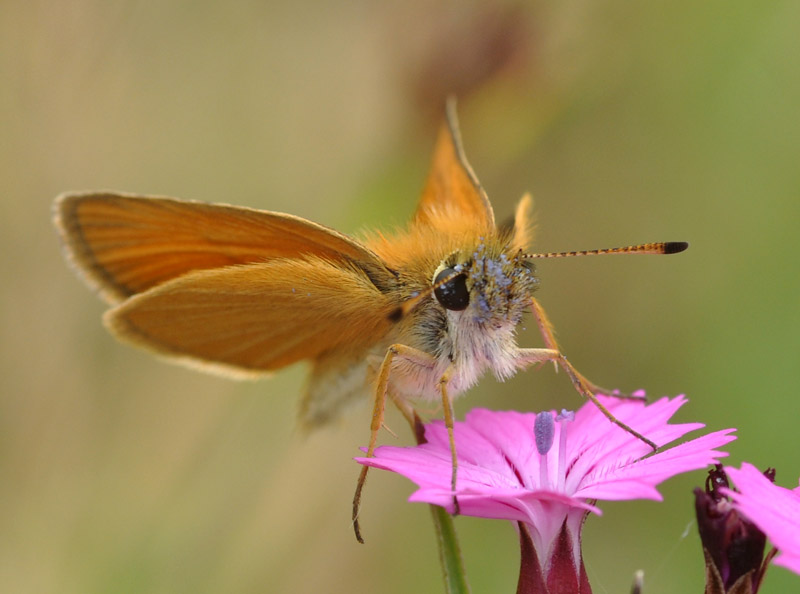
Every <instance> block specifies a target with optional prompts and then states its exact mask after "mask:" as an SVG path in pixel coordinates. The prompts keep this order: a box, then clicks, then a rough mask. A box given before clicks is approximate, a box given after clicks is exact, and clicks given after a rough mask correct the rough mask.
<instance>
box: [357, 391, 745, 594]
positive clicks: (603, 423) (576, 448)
mask: <svg viewBox="0 0 800 594" xmlns="http://www.w3.org/2000/svg"><path fill="white" fill-rule="evenodd" d="M600 401H601V402H602V403H603V404H604V405H605V406H606V407H607V408H608V409H609V410H610V411H611V412H612V413H613V414H614V416H616V417H617V418H618V419H619V420H620V421H622V422H624V423H626V424H628V425H629V426H631V427H632V428H633V429H635V430H636V431H639V432H640V433H642V434H644V435H645V436H647V437H648V438H649V439H651V440H653V441H654V442H655V443H656V444H657V445H658V446H659V447H661V446H664V445H665V444H668V443H670V442H672V441H674V440H676V439H678V438H680V437H682V436H683V435H685V434H686V433H688V432H689V431H693V430H695V429H699V428H701V427H703V425H702V424H700V423H686V424H679V425H669V424H668V421H669V419H670V418H671V417H672V415H673V414H674V413H675V412H676V411H677V410H678V409H679V408H680V407H681V406H682V405H683V404H684V403H685V402H686V399H685V398H684V397H683V396H678V397H676V398H672V399H669V398H662V399H660V400H658V401H657V402H653V403H652V404H649V405H648V404H645V403H644V402H642V401H639V400H622V399H618V398H612V397H603V396H601V397H600ZM548 419H549V420H548ZM534 424H537V425H538V428H537V432H536V433H537V435H534ZM542 427H544V429H542ZM732 431H733V430H732V429H727V430H724V431H718V432H715V433H711V434H708V435H705V436H701V437H698V438H696V439H693V440H691V441H688V442H686V443H683V444H681V445H678V446H676V447H674V448H671V449H669V450H665V451H660V452H658V453H656V454H653V455H650V456H648V454H650V453H651V452H652V450H651V449H650V448H649V447H648V446H647V444H645V443H643V442H642V441H640V440H639V439H637V438H635V437H633V436H632V435H631V434H629V433H628V432H626V431H624V430H623V429H621V428H619V427H617V426H616V425H613V424H611V423H610V422H609V421H608V420H607V419H606V418H605V417H604V416H603V415H602V414H601V413H600V411H599V410H598V409H597V408H596V407H595V406H594V405H593V404H591V403H588V402H587V403H586V404H585V405H584V406H583V407H581V408H580V409H579V410H578V411H577V412H576V413H575V414H574V416H573V415H572V414H571V413H563V414H562V415H558V416H556V414H555V413H554V412H550V413H542V414H540V415H538V420H537V415H535V414H533V413H519V412H513V411H509V412H492V411H489V410H484V409H476V410H473V411H471V412H469V413H467V415H466V418H465V420H464V422H457V423H456V424H455V439H456V451H457V453H458V482H457V485H456V487H457V488H456V492H455V494H456V497H457V499H458V505H459V509H460V513H461V514H463V515H469V516H479V517H483V518H497V519H506V520H512V521H516V522H519V523H520V529H521V530H520V532H521V534H520V536H521V539H522V545H523V559H522V563H523V567H522V574H526V575H527V576H528V577H526V578H525V579H530V580H533V581H534V582H536V583H534V584H533V585H531V586H528V587H525V586H524V585H523V584H522V583H520V589H519V590H518V592H551V593H552V592H584V593H585V592H589V591H590V590H589V586H588V581H587V580H586V574H585V571H584V570H583V561H582V558H581V552H580V534H581V526H582V524H583V521H584V519H585V517H586V515H587V514H588V512H594V513H596V514H600V513H601V511H600V509H599V508H598V507H597V506H596V505H595V503H596V501H595V500H598V499H605V500H624V499H642V498H644V499H654V500H661V495H660V494H659V492H658V491H657V490H656V485H658V484H659V483H661V482H662V481H664V480H666V479H668V478H670V477H672V476H674V475H676V474H679V473H681V472H686V471H689V470H696V469H700V468H704V467H706V466H708V465H709V464H713V463H714V462H716V461H717V460H718V459H719V458H721V457H723V456H725V455H727V454H725V453H724V452H720V451H717V450H715V449H714V448H717V447H719V446H722V445H724V444H726V443H729V442H730V441H732V440H733V439H735V437H734V436H732V435H730V433H732ZM425 438H426V440H427V443H423V444H421V445H419V446H416V447H391V446H383V447H379V448H378V449H377V450H376V451H375V457H374V458H356V460H357V461H358V462H359V463H361V464H365V465H368V466H373V467H376V468H383V469H385V470H391V471H393V472H397V473H399V474H402V475H404V476H406V477H407V478H409V479H410V480H412V481H414V482H415V483H417V485H418V486H419V489H418V490H417V491H416V492H414V493H413V494H412V495H411V497H410V498H409V501H422V502H427V503H432V504H435V505H439V506H442V507H444V508H446V509H447V510H448V511H449V512H450V513H453V512H454V505H453V492H452V491H451V490H450V481H451V454H450V449H449V446H448V440H447V431H446V428H445V426H444V423H443V422H441V421H434V422H432V423H430V424H428V425H426V427H425ZM537 441H538V442H539V443H537ZM526 533H527V534H529V537H528V536H527V535H526ZM526 538H529V539H530V540H531V541H532V545H533V546H532V547H530V549H531V551H532V552H533V553H535V559H533V560H531V559H527V560H526V558H525V553H524V552H525V550H526ZM526 564H527V569H526ZM521 580H522V575H521Z"/></svg>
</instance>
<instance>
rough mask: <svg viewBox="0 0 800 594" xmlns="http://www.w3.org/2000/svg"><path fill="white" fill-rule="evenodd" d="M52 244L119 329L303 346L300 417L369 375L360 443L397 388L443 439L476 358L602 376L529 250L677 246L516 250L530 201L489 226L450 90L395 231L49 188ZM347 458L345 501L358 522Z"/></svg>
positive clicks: (235, 345) (165, 344)
mask: <svg viewBox="0 0 800 594" xmlns="http://www.w3.org/2000/svg"><path fill="white" fill-rule="evenodd" d="M56 225H57V227H58V229H59V231H60V233H61V236H62V239H63V242H64V246H65V250H66V252H67V254H68V256H69V258H70V260H71V261H72V262H73V263H74V265H75V266H76V267H77V269H78V270H79V271H80V272H82V273H83V275H84V278H85V279H86V281H87V282H88V283H89V284H90V285H92V286H93V287H94V288H96V289H97V290H98V291H99V292H100V294H101V296H102V297H103V298H104V299H105V300H106V301H108V302H109V303H110V304H111V305H112V306H113V307H112V308H111V309H110V310H108V311H107V312H106V314H105V316H104V321H105V323H106V326H107V327H108V328H109V330H110V331H111V332H112V333H113V334H114V335H115V336H117V337H118V338H119V339H120V340H123V341H125V342H130V343H133V344H135V345H138V346H142V347H144V348H147V349H150V350H152V351H154V352H156V353H157V354H160V355H163V356H165V357H168V358H170V359H173V360H175V361H178V362H181V363H188V364H190V365H193V366H196V367H199V368H201V369H204V370H207V371H212V372H221V373H224V374H230V375H234V376H247V375H253V374H259V373H263V372H269V371H273V370H276V369H280V368H282V367H284V366H286V365H290V364H292V363H295V362H297V361H302V360H309V361H310V362H311V365H312V368H311V374H310V379H309V382H308V386H307V389H306V393H305V396H304V399H303V403H302V407H301V415H300V416H301V420H302V421H303V422H304V423H305V424H306V425H310V426H314V425H320V424H322V423H324V422H326V421H328V420H329V419H330V418H331V417H333V416H335V415H336V414H337V413H338V412H339V411H340V409H341V408H342V407H343V406H344V405H345V404H347V403H349V402H350V401H353V400H356V399H359V398H362V397H363V396H364V395H365V393H367V391H368V390H372V392H373V397H374V406H375V408H374V414H373V418H372V423H371V436H370V441H369V448H368V454H367V455H372V453H373V451H374V449H375V446H376V441H377V433H378V430H379V429H380V427H381V425H382V421H383V414H384V406H385V399H386V396H387V394H388V395H389V397H390V398H391V399H392V400H393V401H394V402H395V403H396V404H397V405H398V407H399V408H400V410H401V411H402V412H403V414H404V415H405V416H406V418H407V419H408V420H409V421H410V422H412V423H413V421H414V412H413V409H412V408H411V405H410V403H409V400H411V399H414V400H416V399H440V400H441V402H442V406H443V410H444V416H445V422H446V424H447V427H448V430H449V432H450V438H451V449H452V452H453V478H452V481H453V488H454V489H455V482H456V465H455V460H456V457H455V443H454V441H453V439H452V427H453V412H452V398H454V397H455V396H458V395H459V394H461V393H462V392H464V391H465V390H467V389H468V388H469V387H471V386H472V385H473V384H475V382H476V381H477V380H478V378H479V377H480V376H481V375H482V374H483V373H484V372H485V371H487V370H491V371H492V372H493V373H494V375H495V376H497V377H498V378H499V379H505V378H507V377H509V376H511V375H513V374H514V373H516V372H517V371H519V370H520V369H523V368H525V367H528V366H529V365H531V364H533V363H539V362H543V361H552V362H553V363H555V364H558V365H560V366H561V367H562V368H563V369H564V370H565V371H566V372H567V374H568V375H569V377H570V379H571V380H572V382H573V384H574V385H575V387H576V389H577V390H578V391H579V392H580V393H582V394H583V395H585V396H586V397H587V398H589V399H591V400H592V401H593V402H595V404H597V405H598V406H599V407H600V409H601V410H603V411H604V412H605V414H606V416H607V417H608V418H609V419H610V420H611V421H612V422H615V423H616V424H618V425H620V426H622V427H623V428H625V429H626V430H627V431H629V432H631V433H632V434H634V435H636V436H637V437H638V438H640V439H642V440H643V441H645V442H647V443H648V444H650V445H651V446H652V447H653V448H655V445H654V444H653V443H652V442H651V441H650V440H648V439H647V438H646V437H644V436H642V435H640V434H639V433H637V432H636V431H634V430H633V429H631V428H630V427H627V426H625V425H624V424H622V423H621V422H619V421H617V420H616V419H615V418H614V417H613V416H612V415H611V414H610V413H608V411H606V410H605V409H604V408H603V407H602V405H600V403H599V402H598V401H597V399H596V397H595V393H596V392H598V391H599V390H600V389H599V388H598V387H597V386H595V385H594V384H592V383H591V382H589V381H588V380H586V379H585V378H584V377H583V376H581V375H580V374H579V373H578V372H577V371H576V370H575V368H574V367H573V366H572V365H571V364H570V363H569V362H568V361H567V360H566V358H564V356H563V355H562V354H561V351H560V350H559V348H558V345H557V344H556V341H555V338H554V335H553V330H552V327H551V325H550V322H549V321H548V320H547V317H546V316H545V313H544V310H543V309H542V308H541V306H540V305H539V303H538V302H537V301H536V299H534V298H533V292H534V291H535V290H536V288H537V286H538V281H537V278H536V276H535V268H534V265H533V260H534V259H535V258H543V257H564V256H573V255H591V254H600V253H658V254H665V253H675V252H679V251H683V250H684V249H685V248H686V247H687V244H685V243H678V242H671V243H656V244H644V245H638V246H630V247H625V248H614V249H607V250H592V251H586V252H564V253H547V254H529V253H526V250H527V249H528V247H529V244H530V241H531V235H532V233H531V199H530V197H529V196H525V197H523V198H522V200H521V201H520V203H519V205H518V206H517V209H516V213H515V217H514V221H513V224H510V225H508V226H498V225H497V224H496V223H495V218H494V212H493V211H492V206H491V204H490V203H489V200H488V198H487V197H486V193H485V192H484V191H483V189H482V188H481V186H480V184H479V182H478V180H477V178H476V177H475V174H474V173H473V172H472V169H471V168H470V166H469V164H468V163H467V160H466V158H465V156H464V153H463V149H462V147H461V142H460V138H459V132H458V126H457V121H456V115H455V105H454V102H452V101H451V102H449V103H448V106H447V118H446V122H445V125H444V126H443V127H442V130H441V132H440V134H439V138H438V141H437V144H436V148H435V152H434V157H433V165H432V168H431V171H430V174H429V176H428V180H427V182H426V184H425V188H424V190H423V193H422V198H421V200H420V202H419V205H418V206H417V210H416V212H415V214H414V216H413V218H412V220H411V223H410V224H409V226H408V228H407V229H406V230H405V231H404V232H402V233H398V234H396V235H393V236H384V235H382V234H380V233H370V234H368V235H367V236H366V237H365V238H363V239H362V240H356V239H353V238H351V237H348V236H347V235H344V234H342V233H339V232H337V231H334V230H333V229H329V228H327V227H323V226H322V225H318V224H316V223H312V222H311V221H307V220H305V219H302V218H299V217H296V216H292V215H288V214H283V213H275V212H267V211H261V210H254V209H250V208H244V207H240V206H229V205H223V204H207V203H202V202H192V201H186V200H176V199H173V198H163V197H149V196H136V195H130V194H121V193H117V192H86V193H67V194H63V195H61V196H59V197H58V198H57V200H56ZM529 309H530V310H531V311H532V312H533V315H534V317H535V319H536V323H537V324H538V327H539V329H540V331H541V334H542V336H543V339H544V345H545V346H544V347H543V348H520V347H519V346H517V343H516V340H515V332H516V327H517V324H518V323H519V322H520V320H521V318H522V316H523V314H524V313H525V312H526V311H527V310H529ZM366 472H367V467H363V469H362V474H361V476H360V477H359V483H358V487H357V490H356V496H355V499H354V505H353V507H354V509H353V520H354V523H355V528H356V535H357V537H358V539H359V540H361V537H360V533H359V530H358V522H357V513H358V505H359V500H360V495H361V488H362V487H363V484H364V481H365V479H366Z"/></svg>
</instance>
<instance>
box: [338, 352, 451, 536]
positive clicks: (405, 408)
mask: <svg viewBox="0 0 800 594" xmlns="http://www.w3.org/2000/svg"><path fill="white" fill-rule="evenodd" d="M397 360H404V361H405V362H407V363H410V364H412V365H417V366H420V367H423V368H425V369H427V370H430V369H432V368H433V367H434V365H435V363H436V359H435V358H434V357H433V356H432V355H429V354H428V353H426V352H424V351H420V350H419V349H415V348H413V347H409V346H406V345H403V344H393V345H391V346H390V347H389V348H388V349H387V350H386V355H385V356H384V358H383V362H382V363H381V366H380V368H379V370H378V377H377V380H376V383H375V402H374V405H373V408H372V419H371V420H370V436H369V445H368V446H367V458H371V457H372V456H374V455H375V448H376V446H377V444H378V431H380V429H381V427H382V426H383V418H384V413H385V411H386V394H387V393H388V392H389V375H390V373H391V370H392V364H393V363H395V362H396V361H397ZM390 398H391V399H392V401H393V402H394V403H395V404H396V405H397V407H398V408H399V409H400V412H401V413H402V414H403V416H404V417H405V418H406V420H407V421H408V422H409V424H410V425H411V427H412V429H413V430H414V433H415V435H417V436H418V437H419V433H420V431H419V423H418V419H417V417H416V414H415V413H414V410H413V409H412V408H411V406H409V404H408V403H407V402H406V401H404V400H403V399H402V398H401V397H400V396H397V395H395V394H394V393H391V394H390ZM449 410H450V418H451V421H450V426H449V427H450V433H451V443H452V407H451V408H450V409H449ZM445 414H447V413H445ZM454 455H455V453H454ZM368 472H369V466H362V467H361V473H360V474H359V475H358V483H357V484H356V492H355V495H354V496H353V530H354V531H355V534H356V539H357V540H358V542H360V543H363V542H364V539H363V538H362V537H361V528H360V526H359V522H358V513H359V508H360V507H361V492H362V491H363V490H364V483H365V482H366V480H367V474H368Z"/></svg>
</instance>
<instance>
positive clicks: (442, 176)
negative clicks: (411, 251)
mask: <svg viewBox="0 0 800 594" xmlns="http://www.w3.org/2000/svg"><path fill="white" fill-rule="evenodd" d="M446 116H447V117H446V121H445V123H444V124H443V125H442V128H441V130H440V131H439V137H438V139H437V141H436V148H435V149H434V153H433V163H432V165H431V170H430V173H429V174H428V179H427V181H426V183H425V188H424V189H423V191H422V197H421V198H420V201H419V204H418V205H417V210H416V212H415V214H414V219H413V220H414V223H415V224H417V225H427V226H430V227H434V228H438V227H440V226H445V227H452V225H453V223H454V222H455V221H460V222H461V223H462V224H463V225H469V227H470V229H471V230H474V231H475V232H476V233H484V234H485V233H494V231H495V221H494V211H493V210H492V205H491V203H490V202H489V198H488V197H487V196H486V192H484V190H483V188H482V187H481V184H480V182H479V181H478V178H477V177H476V176H475V173H474V172H473V171H472V167H470V165H469V163H468V162H467V158H466V156H465V155H464V149H463V148H462V146H461V138H460V135H459V132H458V120H457V118H456V110H455V103H454V101H449V102H448V103H447V111H446Z"/></svg>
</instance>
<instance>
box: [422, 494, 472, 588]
mask: <svg viewBox="0 0 800 594" xmlns="http://www.w3.org/2000/svg"><path fill="white" fill-rule="evenodd" d="M430 507H431V514H432V515H433V526H434V528H435V530H436V542H437V544H438V545H439V561H440V562H441V564H442V572H443V573H444V586H445V591H446V592H447V594H469V592H470V589H469V584H468V583H467V574H466V572H465V571H464V561H463V559H462V558H461V547H460V546H459V545H458V536H457V535H456V527H455V524H454V523H453V517H452V516H451V515H450V514H448V513H447V511H446V510H445V509H444V508H443V507H439V506H438V505H431V506H430Z"/></svg>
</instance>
